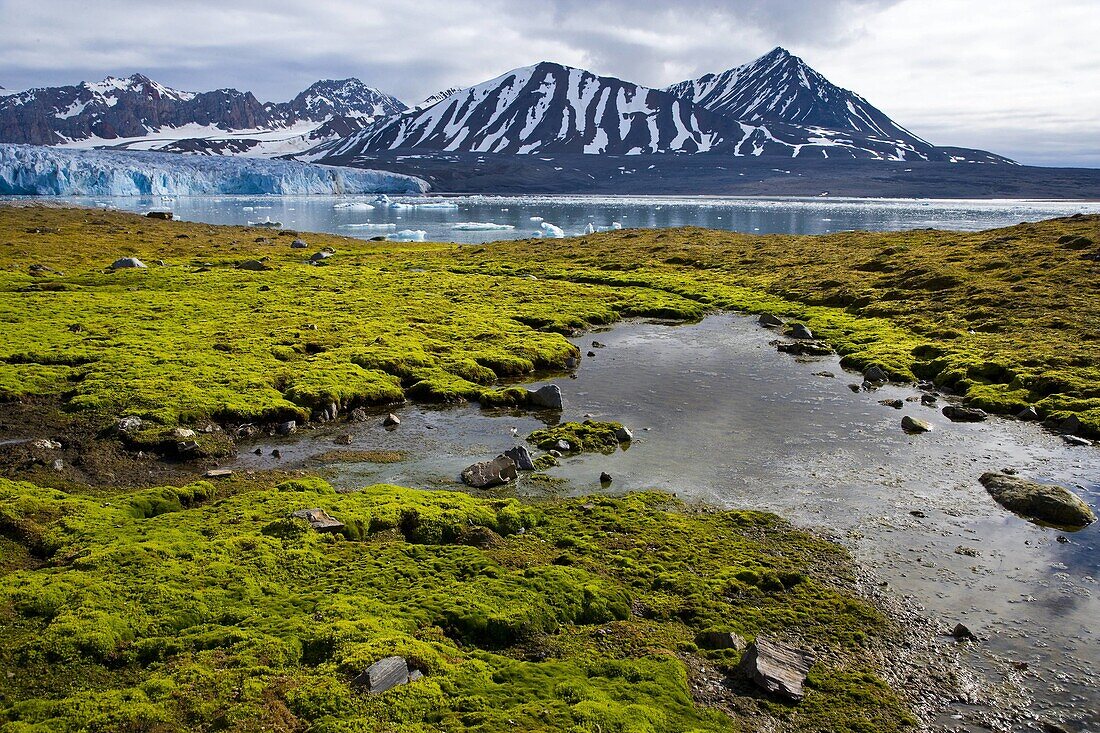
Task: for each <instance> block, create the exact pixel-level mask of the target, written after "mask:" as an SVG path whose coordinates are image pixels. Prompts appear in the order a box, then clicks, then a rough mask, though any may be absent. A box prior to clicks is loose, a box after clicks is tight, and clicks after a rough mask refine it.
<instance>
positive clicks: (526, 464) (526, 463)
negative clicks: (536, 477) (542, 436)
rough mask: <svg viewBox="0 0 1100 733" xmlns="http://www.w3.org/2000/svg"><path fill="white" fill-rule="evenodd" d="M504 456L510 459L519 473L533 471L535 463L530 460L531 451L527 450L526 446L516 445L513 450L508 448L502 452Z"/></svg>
mask: <svg viewBox="0 0 1100 733" xmlns="http://www.w3.org/2000/svg"><path fill="white" fill-rule="evenodd" d="M504 455H505V456H506V457H508V458H511V459H512V462H513V463H515V464H516V469H517V470H519V471H534V470H535V461H534V459H533V458H531V451H529V450H527V448H526V446H522V445H517V446H515V447H514V448H509V449H508V450H506V451H504Z"/></svg>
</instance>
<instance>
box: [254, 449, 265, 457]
mask: <svg viewBox="0 0 1100 733" xmlns="http://www.w3.org/2000/svg"><path fill="white" fill-rule="evenodd" d="M252 452H253V453H255V454H256V455H258V456H262V455H263V454H264V449H263V448H257V449H256V450H254V451H252Z"/></svg>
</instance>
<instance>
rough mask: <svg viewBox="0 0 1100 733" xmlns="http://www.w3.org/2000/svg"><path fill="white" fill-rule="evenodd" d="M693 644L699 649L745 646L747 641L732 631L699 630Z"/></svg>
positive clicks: (740, 648)
mask: <svg viewBox="0 0 1100 733" xmlns="http://www.w3.org/2000/svg"><path fill="white" fill-rule="evenodd" d="M695 644H696V646H698V647H699V648H701V649H736V650H738V651H740V650H742V649H744V648H745V646H746V644H747V642H746V641H745V640H744V639H742V638H741V637H740V636H739V635H738V634H735V633H733V632H732V631H700V632H699V633H698V634H696V635H695Z"/></svg>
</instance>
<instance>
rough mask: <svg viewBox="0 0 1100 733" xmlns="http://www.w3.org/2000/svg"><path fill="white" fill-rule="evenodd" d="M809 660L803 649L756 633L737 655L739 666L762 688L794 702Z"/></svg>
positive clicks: (799, 693)
mask: <svg viewBox="0 0 1100 733" xmlns="http://www.w3.org/2000/svg"><path fill="white" fill-rule="evenodd" d="M813 663H814V658H813V655H811V654H810V653H809V652H807V651H804V650H802V649H798V648H796V647H793V646H789V645H787V644H783V643H782V642H778V641H773V640H771V639H767V638H764V637H761V636H758V637H756V641H754V642H753V643H752V644H749V646H748V648H747V649H746V650H745V653H744V654H743V655H741V664H740V669H741V671H742V673H743V674H745V676H746V677H748V678H749V679H750V680H751V681H752V682H753V683H755V684H756V686H757V687H759V688H760V689H762V690H764V691H765V692H769V693H771V694H773V695H778V696H780V697H785V698H787V699H788V700H793V701H795V702H797V701H799V700H801V699H802V698H803V696H804V694H805V693H804V692H803V691H802V685H803V683H805V681H806V675H807V674H808V673H809V671H810V667H812V666H813Z"/></svg>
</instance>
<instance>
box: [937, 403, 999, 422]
mask: <svg viewBox="0 0 1100 733" xmlns="http://www.w3.org/2000/svg"><path fill="white" fill-rule="evenodd" d="M941 412H942V413H943V416H944V417H946V418H947V419H948V420H950V421H951V422H984V421H985V419H986V418H987V417H989V415H987V414H986V412H985V410H980V409H978V408H977V407H963V406H962V405H947V406H946V407H944V408H943V410H941Z"/></svg>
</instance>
